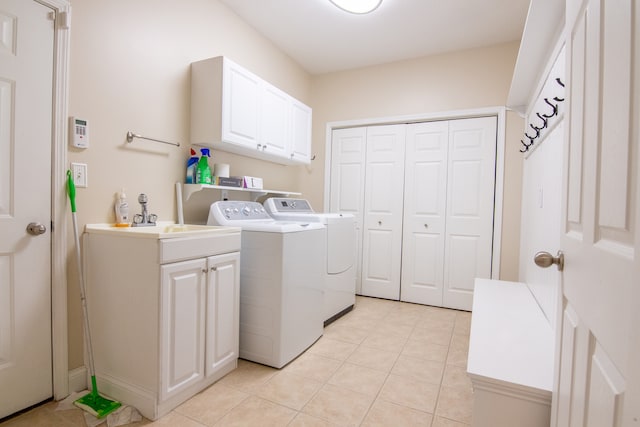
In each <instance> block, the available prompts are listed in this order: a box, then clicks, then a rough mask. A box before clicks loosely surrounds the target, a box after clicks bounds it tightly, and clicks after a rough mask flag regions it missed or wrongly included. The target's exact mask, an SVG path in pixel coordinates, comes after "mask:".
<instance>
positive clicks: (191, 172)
mask: <svg viewBox="0 0 640 427" xmlns="http://www.w3.org/2000/svg"><path fill="white" fill-rule="evenodd" d="M190 150H191V157H189V160H187V176H186V179H185V180H184V182H185V183H186V184H195V183H196V168H197V167H198V156H196V150H194V149H193V148H191V149H190Z"/></svg>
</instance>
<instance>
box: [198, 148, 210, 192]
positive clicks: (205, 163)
mask: <svg viewBox="0 0 640 427" xmlns="http://www.w3.org/2000/svg"><path fill="white" fill-rule="evenodd" d="M200 152H201V153H202V156H200V160H198V168H197V171H196V183H197V184H211V183H212V181H211V168H210V167H209V157H211V154H210V153H209V149H208V148H201V149H200Z"/></svg>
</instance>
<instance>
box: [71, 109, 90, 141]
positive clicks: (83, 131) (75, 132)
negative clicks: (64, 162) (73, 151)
mask: <svg viewBox="0 0 640 427" xmlns="http://www.w3.org/2000/svg"><path fill="white" fill-rule="evenodd" d="M69 137H70V138H69V139H70V140H71V141H70V142H71V145H72V146H74V147H77V148H88V147H89V123H88V122H87V121H86V120H83V119H79V118H77V117H71V124H70V129H69Z"/></svg>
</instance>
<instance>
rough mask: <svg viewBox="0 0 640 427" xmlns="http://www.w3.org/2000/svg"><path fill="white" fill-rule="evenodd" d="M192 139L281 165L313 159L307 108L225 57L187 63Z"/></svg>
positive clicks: (309, 116)
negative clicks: (189, 79)
mask: <svg viewBox="0 0 640 427" xmlns="http://www.w3.org/2000/svg"><path fill="white" fill-rule="evenodd" d="M191 143H192V144H197V145H204V146H211V147H213V148H216V149H219V150H222V151H230V152H232V153H237V154H242V155H245V156H249V157H255V158H259V159H263V160H269V161H272V162H276V163H282V164H308V163H309V162H310V161H311V156H310V153H311V108H309V107H308V106H306V105H305V104H303V103H301V102H300V101H298V100H297V99H295V98H293V97H291V96H290V95H288V94H287V93H285V92H283V91H281V90H280V89H278V88H277V87H275V86H273V85H271V84H269V83H267V82H266V81H264V80H262V79H261V78H259V77H258V76H256V75H254V74H253V73H251V72H250V71H247V70H246V69H244V68H242V67H240V66H239V65H237V64H235V63H234V62H232V61H230V60H229V59H228V58H225V57H222V56H219V57H215V58H209V59H205V60H202V61H199V62H194V63H193V64H191Z"/></svg>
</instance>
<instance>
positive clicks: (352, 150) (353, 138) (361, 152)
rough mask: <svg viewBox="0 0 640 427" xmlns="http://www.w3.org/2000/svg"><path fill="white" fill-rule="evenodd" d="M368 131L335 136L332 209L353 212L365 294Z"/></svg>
mask: <svg viewBox="0 0 640 427" xmlns="http://www.w3.org/2000/svg"><path fill="white" fill-rule="evenodd" d="M366 148H367V128H365V127H359V128H349V129H335V130H334V131H333V133H332V135H331V184H330V195H329V199H330V202H329V210H330V211H331V212H337V213H350V214H352V215H353V216H354V217H355V222H356V244H355V250H356V253H355V254H354V256H355V260H356V272H355V275H356V293H357V294H361V293H362V280H361V276H362V222H363V210H362V206H363V204H364V179H365V159H366Z"/></svg>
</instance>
